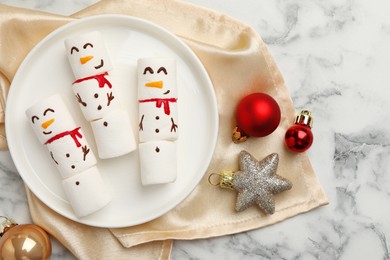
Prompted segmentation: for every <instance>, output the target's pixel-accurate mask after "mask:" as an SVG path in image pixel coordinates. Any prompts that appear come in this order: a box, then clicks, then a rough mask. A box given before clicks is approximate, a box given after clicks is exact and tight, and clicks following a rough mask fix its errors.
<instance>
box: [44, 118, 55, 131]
mask: <svg viewBox="0 0 390 260" xmlns="http://www.w3.org/2000/svg"><path fill="white" fill-rule="evenodd" d="M53 122H54V118H52V119H49V120H47V121H46V122H43V123H42V125H41V126H42V128H43V129H46V128H48V127H49V126H50V125H51V124H53Z"/></svg>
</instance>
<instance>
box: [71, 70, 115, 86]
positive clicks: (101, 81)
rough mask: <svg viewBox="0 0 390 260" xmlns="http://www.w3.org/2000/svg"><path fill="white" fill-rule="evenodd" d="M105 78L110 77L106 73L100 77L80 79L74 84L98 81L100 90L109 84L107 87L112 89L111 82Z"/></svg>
mask: <svg viewBox="0 0 390 260" xmlns="http://www.w3.org/2000/svg"><path fill="white" fill-rule="evenodd" d="M104 76H108V73H107V72H105V73H103V74H99V75H94V76H90V77H86V78H82V79H78V80H76V81H75V82H73V84H76V83H80V82H83V81H85V80H90V79H96V81H97V82H98V84H99V88H103V87H104V85H106V84H107V86H108V87H109V88H112V84H111V82H110V81H108V79H106V78H105V77H104Z"/></svg>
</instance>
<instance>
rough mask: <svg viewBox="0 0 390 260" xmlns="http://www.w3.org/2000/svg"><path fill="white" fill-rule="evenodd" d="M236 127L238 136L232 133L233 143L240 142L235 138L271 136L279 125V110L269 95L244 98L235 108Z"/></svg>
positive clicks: (252, 95)
mask: <svg viewBox="0 0 390 260" xmlns="http://www.w3.org/2000/svg"><path fill="white" fill-rule="evenodd" d="M236 120H237V127H236V128H235V130H234V131H236V130H238V131H239V135H238V134H237V133H235V132H233V141H235V142H242V140H240V139H238V140H237V137H241V136H244V137H245V140H246V138H247V137H249V136H253V137H264V136H267V135H269V134H271V133H272V132H273V131H275V129H276V128H277V127H278V125H279V123H280V108H279V105H278V103H277V102H276V101H275V99H273V98H272V97H271V96H270V95H267V94H264V93H253V94H250V95H248V96H246V97H244V98H243V99H242V100H241V101H240V102H239V104H238V106H237V111H236Z"/></svg>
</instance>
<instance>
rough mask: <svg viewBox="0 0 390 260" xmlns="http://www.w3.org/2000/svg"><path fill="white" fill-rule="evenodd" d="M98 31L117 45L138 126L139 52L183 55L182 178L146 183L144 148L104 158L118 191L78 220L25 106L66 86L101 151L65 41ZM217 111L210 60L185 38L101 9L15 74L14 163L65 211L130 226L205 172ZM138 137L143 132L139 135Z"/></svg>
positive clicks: (11, 108) (123, 89) (102, 165)
mask: <svg viewBox="0 0 390 260" xmlns="http://www.w3.org/2000/svg"><path fill="white" fill-rule="evenodd" d="M92 30H98V31H100V32H101V33H102V34H103V36H104V38H105V42H106V46H107V48H108V50H109V52H110V56H111V58H112V61H113V64H114V69H113V70H112V71H111V72H110V74H111V75H112V77H113V78H116V79H117V80H118V81H120V82H121V84H117V85H116V86H115V88H116V91H117V92H118V94H117V95H118V96H119V98H120V100H121V102H122V104H123V105H124V108H125V109H127V111H128V112H129V114H130V116H131V117H132V119H133V120H132V126H133V130H134V133H137V131H138V129H137V126H138V122H137V120H138V110H137V108H138V103H137V87H136V86H137V81H136V64H137V59H138V58H141V57H149V56H162V57H173V58H175V59H176V62H177V75H178V91H179V94H178V98H179V99H178V100H179V101H178V107H179V108H178V109H179V110H178V111H179V127H180V137H179V141H178V157H179V158H178V177H177V180H176V182H175V183H173V184H164V185H154V186H148V187H144V186H142V185H141V182H140V173H139V163H138V153H137V151H135V152H133V153H131V154H128V155H125V156H122V157H118V158H114V159H108V160H99V161H98V167H99V169H100V171H101V174H102V177H103V179H104V181H105V182H106V183H107V185H108V186H109V187H110V189H111V190H112V193H113V197H114V198H113V201H112V202H111V203H110V204H109V205H108V206H106V207H105V208H104V209H102V210H100V211H98V212H96V213H94V214H92V215H90V216H87V217H85V218H81V219H78V218H77V217H76V216H75V215H74V213H73V211H72V209H71V207H70V205H69V203H68V202H67V200H66V197H65V194H64V192H63V190H62V185H61V177H60V174H59V172H58V171H57V169H56V168H55V166H54V165H53V164H52V162H51V161H50V158H49V156H48V154H47V151H46V147H44V146H43V145H41V144H40V143H39V142H38V140H37V138H36V137H35V135H34V133H33V131H32V129H31V126H30V125H29V123H28V119H27V117H26V116H25V110H26V109H27V108H28V107H30V106H31V105H33V104H34V103H35V102H38V101H39V100H41V99H43V98H45V97H47V96H50V95H52V94H55V93H60V94H61V95H62V97H63V98H64V101H65V102H66V104H67V105H68V108H69V110H70V111H71V113H72V114H73V115H74V117H75V119H76V121H77V122H78V123H80V125H81V126H82V128H83V129H84V132H85V134H86V136H87V139H88V141H89V142H90V144H91V146H92V149H93V151H94V152H95V154H97V151H96V147H95V145H94V140H93V135H92V131H91V128H90V125H89V123H88V122H86V121H85V120H84V118H83V117H82V115H81V111H80V110H79V107H78V104H77V102H76V99H75V98H74V95H73V92H72V89H71V83H72V82H73V81H74V77H73V73H72V72H71V69H70V65H69V64H68V61H67V58H66V52H65V47H64V40H65V39H66V38H68V37H71V36H73V35H77V34H80V33H83V32H88V31H92ZM217 128H218V113H217V105H216V99H215V94H214V92H213V87H212V84H211V82H210V79H209V77H208V75H207V72H206V71H205V69H204V67H203V66H202V64H201V63H200V61H199V60H198V58H197V57H196V56H195V55H194V53H193V52H192V51H191V49H189V48H188V47H187V45H185V44H184V43H183V42H182V41H181V40H179V39H178V38H177V37H175V36H174V35H173V34H171V33H169V32H168V31H166V30H165V29H163V28H161V27H159V26H156V25H154V24H152V23H150V22H147V21H144V20H141V19H136V18H132V17H129V16H122V15H101V16H94V17H90V18H87V19H82V20H79V21H75V22H72V23H69V24H67V25H65V26H63V27H61V28H59V29H57V30H56V31H54V32H53V33H51V34H49V35H48V36H47V37H46V38H45V39H43V40H42V41H41V42H40V43H39V44H38V45H37V46H36V47H35V48H34V49H33V50H32V51H31V52H30V53H29V55H28V56H27V57H26V59H25V60H24V61H23V63H22V64H21V66H20V67H19V70H18V72H17V73H16V75H15V77H14V80H13V83H12V86H11V89H10V92H9V95H8V101H7V111H6V131H7V138H8V144H9V148H10V152H11V155H12V158H13V160H14V162H15V165H16V167H17V169H18V171H19V174H20V175H21V176H22V178H23V180H24V181H25V182H26V184H27V185H28V187H29V188H30V189H31V190H32V192H33V193H34V194H35V195H36V196H37V197H38V198H39V199H41V200H42V201H43V202H44V203H45V204H46V205H47V206H49V207H50V208H52V209H53V210H54V211H56V212H58V213H59V214H61V215H63V216H65V217H67V218H69V219H72V220H75V221H77V222H80V223H83V224H87V225H91V226H98V227H125V226H132V225H137V224H141V223H144V222H147V221H150V220H153V219H155V218H157V217H159V216H161V215H163V214H164V213H166V212H168V211H169V210H171V209H172V208H174V207H175V206H176V205H177V204H179V203H180V202H181V201H183V200H184V199H185V198H186V197H187V196H188V195H189V194H190V193H191V191H192V190H193V189H194V188H195V186H196V185H197V184H198V183H199V181H200V180H201V178H202V176H203V175H204V173H205V171H206V169H207V167H208V164H209V162H210V160H211V156H212V154H213V151H214V147H215V144H216V139H217ZM136 138H138V137H137V136H136Z"/></svg>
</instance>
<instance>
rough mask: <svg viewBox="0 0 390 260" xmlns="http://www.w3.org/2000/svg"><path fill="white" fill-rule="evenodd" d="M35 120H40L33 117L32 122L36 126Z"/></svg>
mask: <svg viewBox="0 0 390 260" xmlns="http://www.w3.org/2000/svg"><path fill="white" fill-rule="evenodd" d="M35 120H39V117H37V116H33V117H31V121H32V123H33V124H35Z"/></svg>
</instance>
